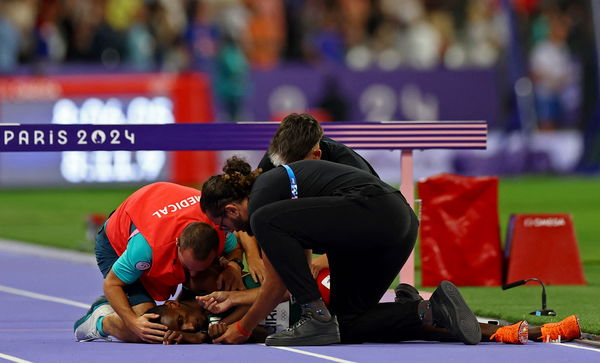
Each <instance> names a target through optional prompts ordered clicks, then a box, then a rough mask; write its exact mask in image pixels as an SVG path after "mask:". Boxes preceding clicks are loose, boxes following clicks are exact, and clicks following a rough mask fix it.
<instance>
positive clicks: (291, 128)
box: [268, 113, 323, 166]
mask: <svg viewBox="0 0 600 363" xmlns="http://www.w3.org/2000/svg"><path fill="white" fill-rule="evenodd" d="M322 137H323V128H322V127H321V125H320V124H319V121H317V120H316V119H315V118H314V117H313V116H312V115H309V114H307V113H300V114H298V113H292V114H290V115H287V116H286V117H285V118H284V119H283V121H281V125H280V126H279V129H277V132H275V136H273V139H272V140H271V145H270V146H269V151H268V152H269V158H270V159H271V162H273V164H276V166H278V165H279V164H287V163H293V162H294V161H298V160H302V159H304V158H305V157H306V156H307V155H308V153H309V152H310V151H311V150H312V148H313V147H314V146H315V145H316V144H317V143H318V142H319V141H321V138H322Z"/></svg>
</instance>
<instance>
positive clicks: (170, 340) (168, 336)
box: [163, 330, 183, 345]
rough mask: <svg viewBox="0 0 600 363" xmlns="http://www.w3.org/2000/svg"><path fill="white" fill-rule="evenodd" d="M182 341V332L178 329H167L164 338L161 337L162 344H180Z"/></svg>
mask: <svg viewBox="0 0 600 363" xmlns="http://www.w3.org/2000/svg"><path fill="white" fill-rule="evenodd" d="M182 342H183V332H181V331H178V330H167V331H166V332H165V338H164V339H163V344H166V345H171V344H181V343H182Z"/></svg>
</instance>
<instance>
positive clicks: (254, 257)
mask: <svg viewBox="0 0 600 363" xmlns="http://www.w3.org/2000/svg"><path fill="white" fill-rule="evenodd" d="M235 234H236V237H237V239H238V242H239V243H240V244H241V245H242V248H243V249H244V253H245V254H246V262H247V263H248V272H249V273H250V276H251V277H252V280H254V282H256V283H262V282H263V280H264V279H265V264H264V263H263V260H262V257H261V256H260V248H259V247H258V241H257V240H256V238H255V237H252V236H250V235H249V234H248V233H246V232H242V231H239V232H235Z"/></svg>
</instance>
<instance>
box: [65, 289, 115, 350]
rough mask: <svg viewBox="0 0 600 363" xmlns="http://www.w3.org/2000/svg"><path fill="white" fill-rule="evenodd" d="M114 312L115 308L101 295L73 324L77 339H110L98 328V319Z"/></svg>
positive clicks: (83, 340) (87, 340)
mask: <svg viewBox="0 0 600 363" xmlns="http://www.w3.org/2000/svg"><path fill="white" fill-rule="evenodd" d="M113 312H114V310H113V308H112V306H110V304H109V303H108V300H107V299H106V298H105V297H104V296H100V297H99V298H98V299H96V301H94V302H93V303H92V306H90V308H89V310H88V311H87V312H86V313H85V315H84V316H82V317H81V318H80V319H79V320H77V321H76V322H75V325H73V330H74V332H75V340H76V341H78V342H90V341H92V340H96V339H104V340H110V338H109V337H107V336H106V337H105V336H104V335H102V334H100V332H99V331H98V329H97V328H96V321H98V319H99V318H100V317H101V316H106V315H108V314H111V313H113Z"/></svg>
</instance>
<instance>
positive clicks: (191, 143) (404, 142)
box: [0, 120, 487, 285]
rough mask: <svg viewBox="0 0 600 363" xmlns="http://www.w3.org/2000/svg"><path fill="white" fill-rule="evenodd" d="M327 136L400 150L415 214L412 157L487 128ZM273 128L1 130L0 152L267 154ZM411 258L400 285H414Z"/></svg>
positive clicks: (481, 138) (462, 125) (380, 129)
mask: <svg viewBox="0 0 600 363" xmlns="http://www.w3.org/2000/svg"><path fill="white" fill-rule="evenodd" d="M321 125H322V127H323V130H324V133H325V135H326V136H328V137H330V138H332V139H334V140H336V141H338V142H341V143H343V144H345V145H347V146H348V147H351V148H353V149H357V150H360V149H385V150H398V149H399V150H401V156H400V175H401V179H400V191H401V192H402V194H403V195H404V196H405V198H406V199H407V201H408V202H409V204H410V205H411V207H413V208H414V174H413V163H414V160H413V151H414V150H428V149H478V150H483V149H486V147H487V122H486V121H483V120H476V121H385V122H327V123H322V124H321ZM278 127H279V124H278V123H275V122H240V123H175V124H126V125H125V124H110V123H106V124H2V123H0V152H32V151H34V152H35V151H37V152H47V151H121V150H130V151H131V150H163V151H194V150H197V151H200V150H203V151H224V150H267V148H268V146H269V143H270V141H271V138H272V137H273V135H274V134H275V131H276V130H277V128H278ZM414 269H415V268H414V253H413V254H411V256H410V257H409V259H408V261H407V262H406V263H405V265H404V267H403V268H402V271H401V272H400V281H401V282H405V283H408V284H411V285H414Z"/></svg>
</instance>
